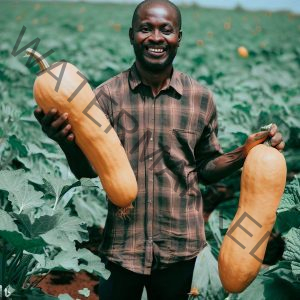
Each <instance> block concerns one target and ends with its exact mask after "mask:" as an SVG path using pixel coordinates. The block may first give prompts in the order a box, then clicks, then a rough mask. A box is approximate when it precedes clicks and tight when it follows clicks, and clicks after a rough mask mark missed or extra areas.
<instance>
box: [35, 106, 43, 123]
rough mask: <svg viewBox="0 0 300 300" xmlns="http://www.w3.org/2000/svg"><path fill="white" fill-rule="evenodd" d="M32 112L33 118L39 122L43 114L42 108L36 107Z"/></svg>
mask: <svg viewBox="0 0 300 300" xmlns="http://www.w3.org/2000/svg"><path fill="white" fill-rule="evenodd" d="M33 113H34V116H35V118H36V119H37V120H38V121H39V123H41V121H42V119H43V117H44V116H45V114H44V112H43V111H42V109H41V108H40V107H37V108H36V109H35V110H34V112H33Z"/></svg>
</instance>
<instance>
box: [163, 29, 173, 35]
mask: <svg viewBox="0 0 300 300" xmlns="http://www.w3.org/2000/svg"><path fill="white" fill-rule="evenodd" d="M161 32H162V33H163V34H165V35H169V34H172V33H173V32H174V30H173V29H172V28H170V27H164V28H162V29H161Z"/></svg>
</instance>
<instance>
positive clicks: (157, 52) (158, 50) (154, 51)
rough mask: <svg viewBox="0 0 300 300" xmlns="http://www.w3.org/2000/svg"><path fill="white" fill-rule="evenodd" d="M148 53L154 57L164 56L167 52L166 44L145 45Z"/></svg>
mask: <svg viewBox="0 0 300 300" xmlns="http://www.w3.org/2000/svg"><path fill="white" fill-rule="evenodd" d="M145 50H146V53H147V54H148V55H150V56H153V57H162V56H163V55H164V54H165V53H166V47H165V46H152V45H151V46H150V45H147V46H145Z"/></svg>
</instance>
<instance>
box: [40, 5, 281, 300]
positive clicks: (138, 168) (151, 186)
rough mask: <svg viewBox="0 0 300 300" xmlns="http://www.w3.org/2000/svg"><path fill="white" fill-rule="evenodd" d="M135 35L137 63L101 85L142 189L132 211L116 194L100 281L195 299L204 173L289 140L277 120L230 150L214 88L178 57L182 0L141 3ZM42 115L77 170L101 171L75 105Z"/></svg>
mask: <svg viewBox="0 0 300 300" xmlns="http://www.w3.org/2000/svg"><path fill="white" fill-rule="evenodd" d="M129 38H130V42H131V44H132V46H133V49H134V52H135V57H136V60H135V64H134V65H133V66H132V67H131V68H130V69H129V70H127V71H125V72H122V73H121V74H119V75H117V76H116V77H114V78H112V79H110V80H108V81H107V82H105V83H103V84H102V85H100V86H99V87H98V88H97V89H96V90H95V93H96V95H97V100H98V102H99V105H100V107H101V108H102V110H103V111H104V112H105V114H106V115H107V117H108V118H109V120H110V122H111V124H112V126H113V127H114V129H115V130H116V132H117V134H118V136H119V138H120V140H121V142H122V144H123V146H124V148H125V151H126V153H127V156H128V159H129V161H130V163H131V166H132V168H133V171H134V173H135V175H136V178H137V182H138V188H139V191H138V196H137V199H136V200H135V201H134V202H133V207H132V208H129V209H128V210H127V211H126V215H125V217H121V216H120V215H121V214H120V212H122V211H121V210H120V209H119V208H117V207H116V206H114V205H113V204H112V203H111V202H109V201H108V217H107V221H106V225H105V230H104V234H103V242H102V244H101V254H102V255H103V256H104V257H105V258H106V260H107V268H108V269H110V270H111V276H110V278H109V279H108V280H107V281H104V280H103V281H102V280H101V281H100V299H101V300H106V299H110V300H114V299H123V300H125V299H128V300H135V299H140V298H141V294H142V291H143V288H144V286H145V287H146V289H147V294H148V299H150V300H159V299H172V300H181V299H187V295H188V292H189V290H190V286H191V280H192V275H193V269H194V263H195V259H196V256H197V254H198V253H199V251H201V249H202V248H203V247H205V245H206V242H205V235H204V225H203V216H202V198H201V194H200V191H199V188H198V182H199V180H202V181H203V182H205V183H211V182H215V181H217V180H219V179H221V178H223V177H225V176H227V175H229V174H231V173H232V172H234V171H235V170H237V169H239V168H240V167H241V166H242V165H243V162H244V160H245V157H246V156H247V153H248V152H249V150H250V149H251V148H252V147H254V146H255V145H257V144H259V143H262V142H263V141H264V140H265V139H266V138H267V137H270V139H271V144H272V146H273V147H276V148H277V149H278V150H282V149H283V148H284V142H283V141H282V136H281V134H280V133H279V132H278V131H277V127H276V125H273V127H272V129H271V130H270V131H269V132H259V133H256V134H253V135H251V136H249V137H248V139H247V141H246V142H245V144H244V145H243V146H241V147H239V148H237V149H235V150H234V151H232V152H230V153H227V154H223V153H222V150H221V147H220V145H219V143H218V139H217V130H218V126H217V115H216V108H215V104H214V101H213V98H212V94H211V93H210V92H209V91H208V90H207V89H206V88H204V87H203V86H201V85H199V84H198V83H197V82H196V81H194V80H193V79H191V78H190V77H189V76H188V75H186V74H183V73H181V72H179V71H177V70H174V68H173V65H172V62H173V60H174V58H175V56H176V53H177V49H178V47H179V44H180V41H181V38H182V32H181V15H180V11H179V10H178V8H177V7H176V6H175V5H174V4H173V3H171V2H169V1H164V0H155V1H149V0H148V1H144V2H142V3H141V4H139V5H138V6H137V8H136V10H135V12H134V15H133V18H132V27H131V28H130V30H129ZM35 115H36V117H37V119H38V120H39V121H40V123H41V125H42V128H43V130H44V131H45V132H46V133H47V135H48V136H49V137H50V138H52V139H53V140H55V141H57V142H58V144H59V145H60V146H61V148H62V150H63V151H64V153H65V154H66V157H67V159H68V162H69V165H70V168H71V170H72V171H73V173H74V174H75V176H77V177H78V178H80V177H95V176H96V174H95V172H94V171H93V168H92V167H91V166H90V164H89V163H88V161H87V159H86V158H85V156H84V154H83V153H82V152H81V150H80V149H79V148H78V147H77V146H76V144H75V143H74V140H75V137H74V134H73V133H72V128H71V126H70V125H69V124H68V121H67V114H58V112H57V111H56V110H55V109H53V110H52V111H50V112H49V113H48V114H47V115H44V114H43V113H42V112H41V110H40V109H37V110H36V111H35Z"/></svg>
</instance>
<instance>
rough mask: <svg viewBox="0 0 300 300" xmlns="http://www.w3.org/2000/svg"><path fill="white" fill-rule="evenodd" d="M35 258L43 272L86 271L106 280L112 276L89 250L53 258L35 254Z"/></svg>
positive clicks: (72, 251) (61, 253)
mask: <svg viewBox="0 0 300 300" xmlns="http://www.w3.org/2000/svg"><path fill="white" fill-rule="evenodd" d="M33 257H34V258H35V259H36V260H37V261H38V262H39V264H40V266H39V267H40V268H42V269H43V270H72V271H74V272H79V271H81V270H84V271H86V272H89V273H94V274H97V275H99V276H101V277H103V278H105V279H107V278H108V277H109V275H110V272H109V271H108V270H107V269H105V266H104V264H103V263H102V262H101V259H100V258H99V257H98V256H96V255H95V254H93V253H92V252H90V251H89V250H87V249H79V250H78V251H76V250H75V249H72V250H68V251H61V252H59V253H58V254H57V255H56V256H54V257H53V258H49V257H47V256H45V255H40V254H33Z"/></svg>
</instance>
